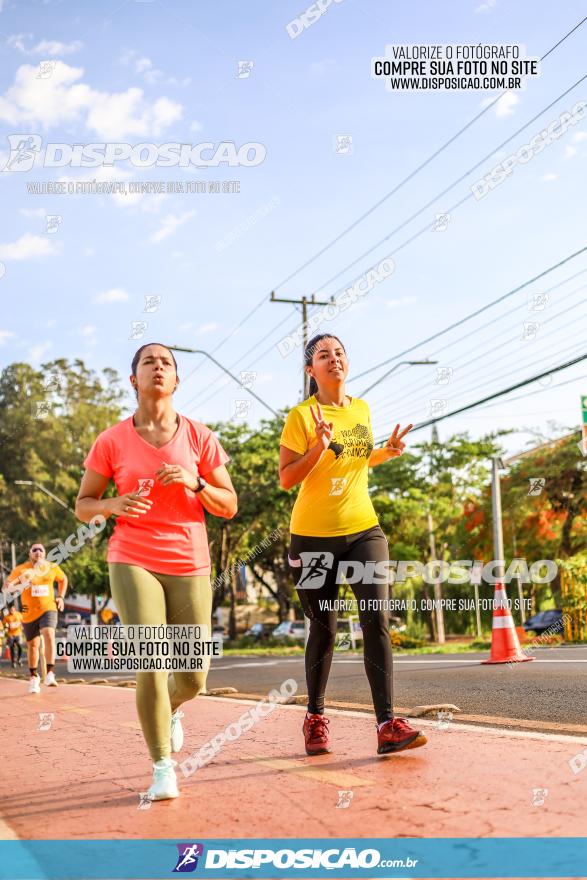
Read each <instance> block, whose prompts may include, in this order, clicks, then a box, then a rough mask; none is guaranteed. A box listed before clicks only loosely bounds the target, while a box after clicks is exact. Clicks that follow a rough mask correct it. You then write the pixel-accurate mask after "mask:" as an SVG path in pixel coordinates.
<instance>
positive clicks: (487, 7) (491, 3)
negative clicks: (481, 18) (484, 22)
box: [475, 0, 497, 15]
mask: <svg viewBox="0 0 587 880" xmlns="http://www.w3.org/2000/svg"><path fill="white" fill-rule="evenodd" d="M496 6H497V0H485V2H484V3H481V4H480V5H479V6H477V7H475V12H476V13H477V14H478V15H484V14H487V13H488V12H491V10H492V9H495V7H496Z"/></svg>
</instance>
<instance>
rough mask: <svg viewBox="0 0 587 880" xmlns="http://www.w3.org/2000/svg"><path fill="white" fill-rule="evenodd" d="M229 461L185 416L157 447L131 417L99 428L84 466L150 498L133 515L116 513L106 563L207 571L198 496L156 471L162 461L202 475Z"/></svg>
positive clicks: (207, 434)
mask: <svg viewBox="0 0 587 880" xmlns="http://www.w3.org/2000/svg"><path fill="white" fill-rule="evenodd" d="M228 460H229V457H228V455H227V454H226V452H225V451H224V449H223V448H222V446H221V445H220V443H219V442H218V440H217V439H216V437H215V436H214V434H213V433H212V431H211V430H210V429H209V428H207V427H206V425H203V424H202V423H201V422H195V421H193V420H192V419H188V418H186V417H185V416H180V417H179V428H178V429H177V431H176V432H175V434H174V436H173V437H172V438H171V440H169V441H168V442H167V443H165V444H164V445H163V446H161V447H159V449H156V448H155V447H154V446H152V445H151V444H150V443H147V441H146V440H143V438H142V437H141V436H140V434H138V433H137V431H136V429H135V427H134V425H133V420H132V416H130V417H129V418H128V419H124V420H123V421H122V422H119V423H118V424H117V425H113V427H111V428H108V429H107V430H106V431H102V433H101V434H99V435H98V437H97V438H96V440H95V442H94V444H93V446H92V448H91V449H90V451H89V453H88V456H87V458H86V460H85V462H84V464H85V466H86V468H88V469H89V470H93V471H97V472H98V473H99V474H102V475H103V476H104V477H110V478H111V479H113V480H114V482H115V484H116V489H117V491H118V494H119V495H125V494H126V493H127V492H137V491H138V490H139V489H141V490H142V491H141V496H142V497H145V498H149V499H150V500H151V501H152V502H153V505H152V507H151V509H150V510H149V511H148V512H147V513H144V514H141V516H140V517H139V518H138V519H125V517H124V516H119V517H117V520H116V526H115V528H114V532H113V533H112V536H111V538H110V541H109V543H108V562H126V563H127V564H129V565H140V566H141V568H146V569H148V570H149V571H154V572H158V573H160V574H173V575H194V574H198V575H206V574H210V550H209V548H208V535H207V533H206V522H205V518H204V508H203V507H202V504H201V503H200V499H199V498H198V495H197V494H195V493H194V492H193V491H192V490H191V489H187V488H186V487H185V486H181V485H177V484H173V485H170V486H163V485H162V484H161V483H160V482H159V480H157V479H156V477H155V474H156V472H157V471H158V470H159V468H160V467H161V466H162V465H164V464H179V465H181V466H182V467H184V468H186V469H187V470H188V471H191V472H192V473H194V474H200V476H202V477H205V476H206V474H208V473H210V471H213V470H214V468H217V467H220V465H223V464H226V462H227V461H228Z"/></svg>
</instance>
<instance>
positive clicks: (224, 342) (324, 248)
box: [184, 16, 587, 382]
mask: <svg viewBox="0 0 587 880" xmlns="http://www.w3.org/2000/svg"><path fill="white" fill-rule="evenodd" d="M585 21H587V16H585V17H584V18H583V19H581V21H579V22H578V23H577V24H576V25H575V26H574V27H573V28H572V29H571V30H570V31H568V32H567V33H566V34H565V35H564V36H563V37H561V38H560V40H558V41H557V42H556V43H555V44H554V45H553V46H551V48H550V49H549V50H548V51H547V52H545V53H544V55H542V57H541V58H540V60H541V61H544V59H545V58H547V57H548V56H549V55H550V54H551V53H552V52H554V51H555V50H556V49H557V48H558V47H559V46H560V45H562V43H564V42H565V40H567V39H568V37H570V36H571V35H572V34H573V33H574V32H575V31H576V30H578V28H579V27H581V26H582V25H583V24H584V22H585ZM506 91H507V90H505V91H504V92H502V93H501V94H500V95H498V96H497V97H496V98H495V99H494V100H493V101H492V102H491V103H490V104H489V105H488V106H487V107H485V108H484V109H483V110H481V111H480V112H479V113H478V114H477V115H476V116H474V117H473V119H471V120H469V122H467V123H466V124H465V125H464V126H463V127H462V128H461V129H459V131H458V132H457V133H456V134H454V135H453V136H452V137H451V138H449V139H448V140H447V141H446V142H445V143H444V144H442V146H440V147H439V148H438V149H437V150H435V152H434V153H432V154H431V155H430V156H429V157H428V158H427V159H426V160H424V162H422V163H421V164H420V165H419V166H418V167H417V168H415V169H414V170H413V171H412V172H410V174H409V175H407V176H406V177H405V178H404V179H403V180H401V181H400V182H399V183H398V184H397V185H396V186H395V187H394V188H393V189H392V190H390V192H389V193H387V194H386V195H385V196H384V197H383V198H382V199H380V200H379V201H378V202H376V204H375V205H373V206H372V207H371V208H370V209H368V210H367V211H366V212H365V213H364V214H362V215H361V216H360V217H359V218H358V219H357V220H356V221H354V222H353V223H352V224H351V225H350V226H349V227H347V228H346V229H345V230H343V232H342V233H340V234H339V235H338V236H336V238H334V239H333V240H332V241H331V242H330V243H329V244H327V245H326V246H325V247H323V248H322V249H321V250H320V251H319V252H318V253H317V254H315V255H314V257H312V258H311V259H310V260H307V261H306V262H305V263H304V264H303V265H302V266H300V267H299V268H298V269H296V270H295V271H294V272H293V273H291V274H290V275H289V276H288V277H287V278H285V279H284V280H283V281H281V282H280V283H279V284H278V285H276V286H275V287H274V290H278V289H279V288H280V287H282V286H283V285H284V284H286V283H287V282H288V281H290V280H291V279H292V278H294V277H295V276H296V275H298V274H299V273H300V272H301V271H302V270H303V269H305V268H306V267H307V266H309V265H310V264H311V263H313V262H314V261H315V260H316V259H318V257H320V256H321V255H322V254H323V253H325V252H326V251H327V250H329V249H330V248H331V247H332V246H333V245H334V244H336V243H337V242H338V241H339V240H340V239H341V238H342V237H343V236H344V235H346V234H347V233H348V232H350V231H351V230H352V229H354V228H355V227H356V226H357V225H358V224H359V223H361V222H362V221H363V220H364V219H365V218H366V217H368V216H369V215H370V214H371V213H373V211H375V210H376V209H377V208H378V207H379V206H380V205H382V204H383V203H384V202H385V201H387V199H388V198H390V197H391V196H392V195H394V194H395V193H396V192H398V191H399V190H400V189H401V188H402V187H403V186H404V185H405V184H406V183H408V182H409V181H410V180H412V179H413V178H414V177H415V176H416V175H417V174H418V173H419V172H420V171H422V170H423V169H424V168H425V167H426V166H427V165H429V164H430V162H432V161H433V160H434V159H435V158H436V157H437V156H439V155H440V154H441V153H442V152H443V151H444V150H445V149H446V148H447V147H448V146H450V144H452V143H454V141H456V140H457V139H458V138H459V137H460V136H461V135H462V134H463V133H464V132H465V131H467V130H468V129H469V128H470V127H471V126H472V125H473V124H474V123H475V122H477V120H478V119H480V118H481V117H482V116H483V115H484V114H485V113H487V112H488V111H489V110H490V109H491V108H492V107H493V106H494V105H495V104H496V103H497V102H498V101H499V100H500V99H501V98H502V97H503V95H504V94H505V93H506ZM498 149H499V148H498ZM490 155H491V154H490ZM439 197H440V196H438V198H439ZM451 210H454V208H453V209H451ZM361 258H362V257H359V259H361ZM343 271H346V269H345V270H343ZM335 277H338V276H335ZM331 280H334V279H331ZM327 283H330V282H327ZM266 301H267V298H266V295H264V296H263V297H262V298H261V299H260V300H259V302H258V303H257V304H256V305H255V306H253V308H252V309H251V310H250V311H249V312H248V313H247V314H246V315H245V317H244V318H242V319H241V321H240V322H239V323H238V324H237V325H236V326H235V327H234V328H233V329H232V330H231V331H230V333H228V335H227V336H225V337H224V339H222V340H221V341H220V342H219V343H218V345H216V346H215V348H213V349H212V352H211V353H212V354H214V353H215V352H217V351H218V350H219V349H220V348H221V347H222V346H223V345H225V344H226V343H227V342H228V341H229V340H230V339H232V337H233V336H234V334H235V333H236V332H237V331H238V330H239V329H240V328H241V327H242V326H243V325H244V324H245V323H246V322H247V321H248V320H249V319H250V318H251V317H252V316H253V315H254V314H255V313H256V312H257V311H258V310H259V309H260V308H261V306H262V305H263V304H264V303H265V302H266ZM203 363H204V360H203V359H202V360H201V361H200V363H199V364H197V365H196V366H195V367H194V368H193V369H192V370H191V371H190V372H189V373H188V374H187V376H186V377H185V379H184V382H185V381H187V379H189V378H190V377H191V376H192V375H193V374H194V373H195V372H196V371H197V370H199V369H200V367H201V366H202V365H203Z"/></svg>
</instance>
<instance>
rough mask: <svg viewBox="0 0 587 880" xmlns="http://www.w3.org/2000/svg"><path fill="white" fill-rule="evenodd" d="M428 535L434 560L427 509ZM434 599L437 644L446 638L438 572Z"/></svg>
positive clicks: (431, 555)
mask: <svg viewBox="0 0 587 880" xmlns="http://www.w3.org/2000/svg"><path fill="white" fill-rule="evenodd" d="M428 537H429V539H430V560H431V561H432V562H436V541H435V539H434V523H433V522H432V514H431V513H430V511H428ZM434 599H435V603H436V609H435V611H436V634H437V638H438V644H439V645H444V643H445V641H446V638H445V635H444V609H443V608H442V605H441V604H440V602H441V600H442V587H441V586H440V574H438V575H437V577H435V579H434Z"/></svg>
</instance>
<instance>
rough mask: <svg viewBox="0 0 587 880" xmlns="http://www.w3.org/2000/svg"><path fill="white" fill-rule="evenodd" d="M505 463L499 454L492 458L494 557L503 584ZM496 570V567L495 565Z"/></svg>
mask: <svg viewBox="0 0 587 880" xmlns="http://www.w3.org/2000/svg"><path fill="white" fill-rule="evenodd" d="M503 467H504V464H503V461H502V460H501V458H500V457H499V455H494V456H493V458H492V460H491V512H492V516H493V559H494V562H496V563H497V580H498V581H500V583H501V584H502V586H505V585H504V583H503V580H504V577H505V569H504V564H505V558H504V553H503V525H502V520H501V488H500V484H499V469H500V468H502V469H503ZM494 571H495V567H494Z"/></svg>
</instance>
